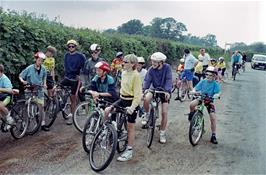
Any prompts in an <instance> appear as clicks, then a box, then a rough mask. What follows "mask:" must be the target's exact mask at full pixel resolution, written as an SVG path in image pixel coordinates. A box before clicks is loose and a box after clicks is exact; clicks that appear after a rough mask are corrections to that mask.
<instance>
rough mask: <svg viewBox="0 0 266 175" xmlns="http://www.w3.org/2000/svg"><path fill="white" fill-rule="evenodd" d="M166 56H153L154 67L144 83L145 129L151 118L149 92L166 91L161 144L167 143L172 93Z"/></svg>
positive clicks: (162, 96) (159, 54)
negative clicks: (149, 117)
mask: <svg viewBox="0 0 266 175" xmlns="http://www.w3.org/2000/svg"><path fill="white" fill-rule="evenodd" d="M166 58H167V57H166V56H165V55H164V54H163V53H161V52H155V53H153V54H152V55H151V63H152V66H151V67H150V68H149V69H148V72H147V74H146V76H145V79H144V83H143V92H144V94H145V96H144V103H143V107H144V111H145V113H144V116H143V119H142V124H143V127H145V126H146V124H147V119H148V116H149V105H150V101H151V99H152V96H153V95H152V93H151V92H149V91H148V89H150V88H155V89H160V90H161V91H165V93H164V94H160V98H161V103H162V110H161V116H162V120H161V127H160V140H159V141H160V143H166V134H165V130H166V125H167V113H168V105H169V102H170V97H171V92H172V82H173V80H172V71H171V67H170V65H169V64H167V63H165V60H166Z"/></svg>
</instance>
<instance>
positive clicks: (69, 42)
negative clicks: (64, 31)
mask: <svg viewBox="0 0 266 175" xmlns="http://www.w3.org/2000/svg"><path fill="white" fill-rule="evenodd" d="M69 44H74V45H76V46H77V45H78V42H77V41H76V40H73V39H71V40H68V41H67V45H69Z"/></svg>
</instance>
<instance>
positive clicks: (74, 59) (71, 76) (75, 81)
mask: <svg viewBox="0 0 266 175" xmlns="http://www.w3.org/2000/svg"><path fill="white" fill-rule="evenodd" d="M77 46H78V43H77V41H75V40H73V39H71V40H69V41H68V42H67V48H68V52H67V53H66V54H65V56H64V73H65V76H64V79H63V80H62V81H61V82H60V84H61V85H62V86H70V87H71V96H70V101H71V112H70V113H69V115H68V120H67V121H66V124H67V125H71V124H72V116H73V114H74V112H75V109H76V103H77V94H78V89H79V87H80V85H81V83H80V72H81V70H82V68H83V66H84V63H85V56H84V55H83V54H81V53H80V52H78V51H77Z"/></svg>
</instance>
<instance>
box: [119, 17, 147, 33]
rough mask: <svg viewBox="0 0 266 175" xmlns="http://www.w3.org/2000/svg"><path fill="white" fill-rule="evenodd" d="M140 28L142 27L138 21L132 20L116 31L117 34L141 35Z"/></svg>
mask: <svg viewBox="0 0 266 175" xmlns="http://www.w3.org/2000/svg"><path fill="white" fill-rule="evenodd" d="M142 27H143V24H142V22H141V21H140V20H138V19H133V20H130V21H128V22H126V23H124V24H122V25H121V26H119V27H118V28H117V31H118V32H119V33H127V34H130V35H132V34H142Z"/></svg>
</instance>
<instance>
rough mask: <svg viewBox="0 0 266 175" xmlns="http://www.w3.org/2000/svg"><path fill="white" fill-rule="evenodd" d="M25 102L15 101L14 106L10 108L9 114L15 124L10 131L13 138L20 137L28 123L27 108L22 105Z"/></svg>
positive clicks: (24, 132)
mask: <svg viewBox="0 0 266 175" xmlns="http://www.w3.org/2000/svg"><path fill="white" fill-rule="evenodd" d="M25 102H26V101H25V100H20V101H17V102H16V104H15V106H14V107H13V108H12V109H11V116H12V118H13V119H14V120H15V122H14V123H15V125H13V126H12V128H11V130H10V132H11V135H12V137H14V138H15V139H20V138H22V137H23V136H24V135H25V134H26V130H27V127H28V124H29V118H28V116H27V112H26V111H27V110H26V109H25V107H24V106H25Z"/></svg>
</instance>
